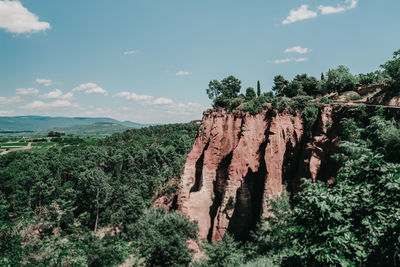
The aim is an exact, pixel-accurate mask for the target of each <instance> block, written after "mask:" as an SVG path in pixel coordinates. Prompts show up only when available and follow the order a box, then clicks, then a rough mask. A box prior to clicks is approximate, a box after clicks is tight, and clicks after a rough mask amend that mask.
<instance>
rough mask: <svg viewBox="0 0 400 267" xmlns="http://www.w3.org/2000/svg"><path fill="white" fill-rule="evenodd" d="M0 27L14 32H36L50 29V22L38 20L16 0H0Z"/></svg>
mask: <svg viewBox="0 0 400 267" xmlns="http://www.w3.org/2000/svg"><path fill="white" fill-rule="evenodd" d="M0 28H3V29H5V30H6V31H7V32H10V33H15V34H21V33H36V32H40V31H45V30H48V29H50V23H48V22H44V21H39V17H38V16H37V15H35V14H33V13H32V12H30V11H29V10H28V9H26V8H25V7H24V6H23V5H22V3H21V2H20V1H18V0H17V1H9V0H3V1H1V0H0Z"/></svg>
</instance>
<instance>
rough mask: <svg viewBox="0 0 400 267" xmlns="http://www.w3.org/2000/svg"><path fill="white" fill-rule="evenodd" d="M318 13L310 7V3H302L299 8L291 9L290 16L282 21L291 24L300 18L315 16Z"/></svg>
mask: <svg viewBox="0 0 400 267" xmlns="http://www.w3.org/2000/svg"><path fill="white" fill-rule="evenodd" d="M317 15H318V14H317V13H316V12H314V11H312V10H309V9H308V5H302V6H300V8H299V9H297V10H296V9H292V10H290V14H289V16H288V17H287V18H286V19H284V20H283V21H282V24H289V23H293V22H296V21H300V20H305V19H311V18H315V17H316V16H317Z"/></svg>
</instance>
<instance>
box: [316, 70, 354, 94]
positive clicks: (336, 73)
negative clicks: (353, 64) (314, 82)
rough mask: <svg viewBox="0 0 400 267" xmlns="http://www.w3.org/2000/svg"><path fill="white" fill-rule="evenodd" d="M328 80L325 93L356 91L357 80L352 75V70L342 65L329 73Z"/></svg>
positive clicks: (325, 84)
mask: <svg viewBox="0 0 400 267" xmlns="http://www.w3.org/2000/svg"><path fill="white" fill-rule="evenodd" d="M326 75H327V79H326V81H325V83H324V86H325V91H326V92H328V93H332V92H345V91H351V90H354V88H355V86H356V82H357V79H356V77H355V76H354V75H353V74H351V73H350V69H349V68H347V67H345V66H343V65H340V66H338V67H337V68H336V69H332V70H329V71H328V72H327V74H326Z"/></svg>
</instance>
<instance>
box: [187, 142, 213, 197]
mask: <svg viewBox="0 0 400 267" xmlns="http://www.w3.org/2000/svg"><path fill="white" fill-rule="evenodd" d="M209 144H210V142H208V143H207V144H206V146H205V148H204V150H203V153H201V156H200V158H199V159H198V160H197V161H196V165H195V166H196V173H195V181H194V185H193V186H192V188H191V189H190V193H192V192H198V191H200V189H201V186H202V185H203V164H204V153H205V151H206V150H207V148H208V145H209Z"/></svg>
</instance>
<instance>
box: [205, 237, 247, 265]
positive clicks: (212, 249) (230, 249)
mask: <svg viewBox="0 0 400 267" xmlns="http://www.w3.org/2000/svg"><path fill="white" fill-rule="evenodd" d="M204 246H205V250H206V259H204V260H203V262H200V263H198V265H199V266H211V267H225V266H240V265H241V263H242V262H243V260H244V254H243V252H242V251H241V250H240V249H239V243H238V242H237V241H235V240H234V238H233V237H232V236H231V235H230V234H225V236H224V238H223V239H222V240H220V241H218V242H216V243H214V244H209V243H206V244H205V245H204Z"/></svg>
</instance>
